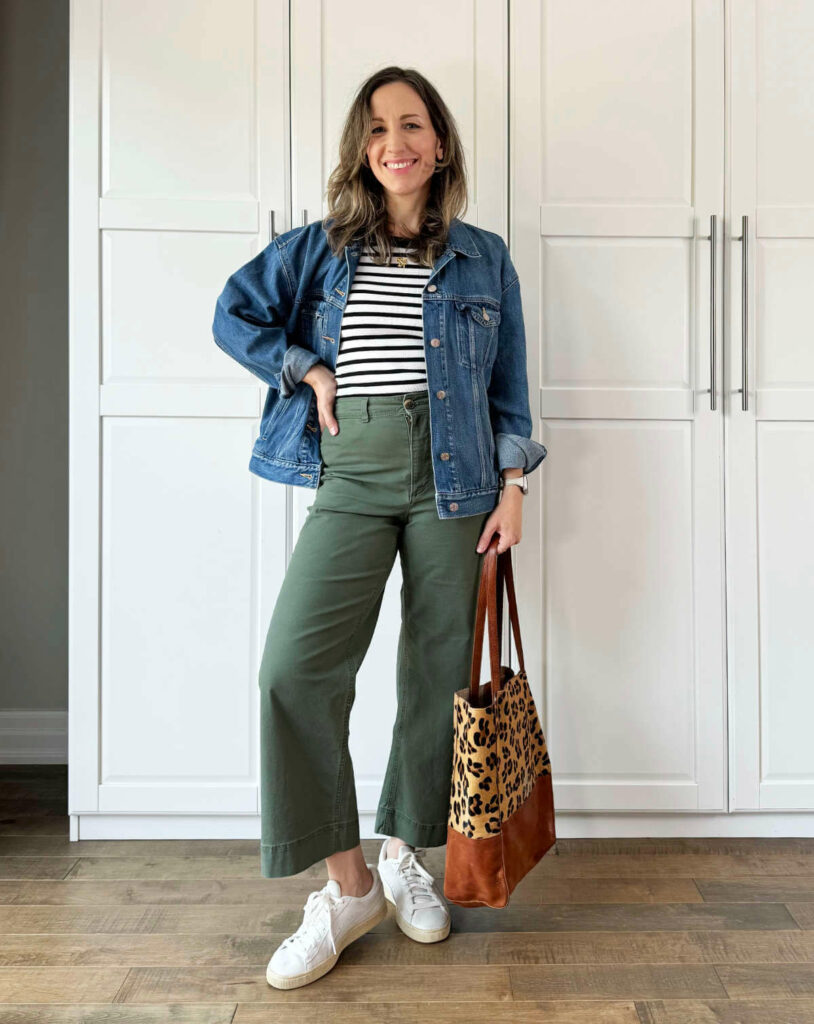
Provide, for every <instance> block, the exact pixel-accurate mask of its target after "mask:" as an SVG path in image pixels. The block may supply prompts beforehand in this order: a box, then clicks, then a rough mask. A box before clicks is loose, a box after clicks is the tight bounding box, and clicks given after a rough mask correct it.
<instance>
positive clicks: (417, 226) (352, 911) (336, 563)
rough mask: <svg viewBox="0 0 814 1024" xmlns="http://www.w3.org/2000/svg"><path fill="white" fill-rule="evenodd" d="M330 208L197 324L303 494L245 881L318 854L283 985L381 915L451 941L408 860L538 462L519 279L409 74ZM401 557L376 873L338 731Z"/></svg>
mask: <svg viewBox="0 0 814 1024" xmlns="http://www.w3.org/2000/svg"><path fill="white" fill-rule="evenodd" d="M328 201H329V207H330V210H331V216H330V218H326V221H325V222H319V223H317V224H311V225H308V226H307V227H304V228H296V229H293V230H291V231H288V232H286V233H284V234H282V235H280V236H279V237H278V238H277V239H275V240H274V242H272V243H271V244H270V245H269V246H267V247H266V249H265V250H264V251H263V252H262V253H260V254H259V255H258V256H257V257H255V258H254V259H253V260H252V261H250V262H249V263H248V264H247V265H246V266H244V267H242V268H240V270H239V271H237V272H236V273H235V274H233V275H232V277H231V278H230V279H229V281H228V282H227V285H226V287H225V289H224V291H223V293H222V295H221V296H220V298H219V299H218V303H217V307H216V313H215V321H214V324H213V333H214V336H215V341H216V342H217V344H218V345H219V346H220V347H221V348H223V349H224V350H225V351H227V352H228V353H229V354H230V355H232V356H233V357H234V358H236V359H238V360H239V361H240V362H241V363H242V364H243V365H244V366H246V367H248V368H249V369H250V370H252V372H253V373H255V374H257V375H258V376H259V377H260V378H261V379H263V380H265V381H266V382H267V383H268V384H269V392H268V397H267V401H266V407H265V409H264V414H263V421H262V423H261V430H260V437H259V438H258V440H257V442H256V443H255V447H254V450H253V453H252V459H251V462H250V464H249V466H250V469H251V470H252V471H254V472H256V473H257V474H258V475H260V476H263V477H265V478H266V479H270V480H277V481H281V482H286V483H293V484H298V485H301V486H310V487H313V488H315V492H316V493H315V498H314V502H313V504H312V505H310V506H309V507H308V515H307V517H306V520H305V523H304V524H303V527H302V529H301V531H300V534H299V537H298V539H297V543H296V546H295V549H294V551H293V553H292V557H291V560H290V562H289V565H288V568H287V571H286V575H285V578H284V580H283V584H282V586H281V588H280V592H279V595H278V597H277V601H276V604H275V607H274V611H273V614H272V617H271V622H270V625H269V630H268V634H267V637H266V644H265V650H264V654H263V659H262V663H261V668H260V678H259V684H260V689H261V773H260V782H261V806H262V816H261V817H262V838H261V872H262V874H263V875H264V877H268V878H273V877H280V876H284V875H291V874H295V873H298V872H300V871H302V870H304V869H305V868H307V867H309V866H310V865H312V864H313V863H315V862H316V861H318V860H321V859H322V858H324V859H325V861H326V865H327V872H328V882H327V883H326V884H325V886H323V887H322V888H321V889H319V890H316V891H314V892H312V893H311V894H310V895H309V897H308V900H307V902H306V904H305V908H304V909H305V915H304V918H303V921H302V923H301V925H300V927H299V928H298V929H297V931H295V932H294V933H293V934H292V935H290V936H289V937H288V938H286V939H285V940H284V941H283V942H282V943H281V945H280V946H279V947H278V948H277V950H275V952H274V955H273V956H272V958H271V960H270V961H269V965H268V970H267V979H268V981H269V983H270V984H271V985H273V986H275V987H278V988H295V987H298V986H300V985H305V984H308V983H309V982H311V981H314V980H315V979H316V978H318V977H321V976H322V975H323V974H325V973H326V972H327V971H329V970H330V969H331V968H332V967H333V966H334V964H335V963H336V961H337V959H338V957H339V954H340V953H341V951H342V949H343V948H344V947H345V946H347V945H348V943H350V942H352V941H353V940H354V939H356V938H358V937H359V936H360V935H362V934H364V933H365V932H366V931H369V930H370V929H371V928H373V927H374V926H375V925H376V924H377V923H378V922H379V921H380V920H381V919H382V918H383V917H384V916H385V914H386V912H387V903H388V902H390V903H392V904H393V905H394V907H395V915H396V920H397V923H398V925H399V927H400V928H401V929H402V931H403V932H404V933H405V934H407V935H409V936H410V937H411V938H413V939H416V940H417V941H419V942H436V941H439V940H440V939H443V938H445V937H446V936H447V935H448V933H449V927H450V917H449V911H448V908H447V906H446V903H445V901H444V898H443V895H442V893H441V891H440V889H439V887H438V886H437V885H436V883H435V881H434V879H433V878H432V876H431V875H430V873H429V872H428V871H427V869H426V867H425V866H424V864H423V863H422V861H421V852H422V851H421V850H420V849H419V847H425V846H441V845H443V844H444V843H445V842H446V827H447V814H448V807H449V793H450V781H451V766H452V736H453V729H452V696H453V693H454V691H455V690H457V689H461V688H463V687H465V686H467V685H468V681H469V673H470V667H471V657H472V645H473V635H474V619H475V607H476V601H477V591H478V584H479V575H480V565H481V559H480V555H481V554H482V553H483V552H484V551H485V550H486V548H487V547H488V545H489V542H490V540H491V538H492V537H493V535H494V534H495V533H497V534H498V536H499V546H498V550H499V551H500V552H502V551H505V550H506V549H507V548H508V547H510V546H512V545H514V544H516V543H518V541H519V540H520V538H521V535H522V511H523V500H524V494H525V493H526V489H527V487H526V478H525V474H527V473H529V472H530V471H531V470H533V469H534V468H535V467H536V466H537V465H538V464H539V462H540V461H541V460H542V459H543V458H544V456H545V454H546V450H545V448H544V447H543V445H541V444H539V443H538V442H536V441H533V440H531V417H530V414H529V406H528V382H527V379H526V354H525V334H524V331H523V321H522V310H521V304H520V292H519V284H518V281H517V273H516V271H515V270H514V267H513V266H512V263H511V260H510V258H509V255H508V251H507V249H506V246H505V243H504V242H503V241H502V239H501V238H500V237H499V236H498V235H497V234H495V233H493V232H489V231H485V230H483V229H480V228H476V227H474V226H472V225H465V224H464V223H463V222H462V221H460V220H459V219H458V217H457V214H458V213H459V212H460V211H461V209H462V208H464V207H465V203H466V178H465V171H464V161H463V151H462V147H461V143H460V140H459V137H458V133H457V130H456V127H455V123H454V120H453V118H452V116H451V114H450V112H449V110H448V109H447V107H446V106H445V104H444V103H443V101H442V100H441V98H440V96H439V95H438V93H437V92H436V90H435V89H434V88H433V86H432V85H431V84H430V83H429V82H428V81H427V80H426V79H425V78H424V77H423V76H422V75H420V74H419V73H418V72H416V71H413V70H404V69H401V68H398V67H389V68H386V69H384V70H382V71H379V72H377V73H375V74H373V75H372V76H371V77H370V78H368V79H367V81H365V82H364V83H363V84H362V86H361V87H360V89H359V91H358V93H357V96H356V97H355V99H354V101H353V103H352V105H351V108H350V111H349V113H348V117H347V121H346V124H345V127H344V131H343V134H342V139H341V143H340V162H339V165H338V166H337V168H336V169H335V171H334V173H333V174H332V175H331V178H330V181H329V185H328ZM291 334H295V335H296V336H297V343H292V341H291ZM507 480H515V481H517V482H518V483H522V485H523V486H522V487H521V486H503V485H504V484H505V482H506V481H507ZM397 553H398V555H399V557H400V562H401V569H402V575H403V586H402V590H401V601H402V626H401V636H400V640H399V647H398V659H397V660H398V663H397V691H398V712H397V715H396V720H395V724H394V727H393V735H392V744H391V751H390V759H389V763H388V767H387V772H386V775H385V779H384V785H383V787H382V791H381V798H380V802H379V807H378V813H377V817H376V824H375V827H376V831H377V832H379V833H380V834H382V835H385V836H386V837H387V838H385V839H384V841H383V842H382V845H381V848H380V851H379V857H378V863H377V865H376V870H374V871H371V870H370V868H369V867H368V865H367V864H366V863H365V859H364V856H363V853H362V848H361V845H360V842H359V823H358V814H357V806H356V792H355V785H354V779H353V770H352V765H351V760H350V754H349V751H348V744H347V738H348V720H349V715H350V710H351V707H352V704H353V700H354V694H355V678H356V672H357V670H358V668H359V666H360V664H361V662H362V659H363V658H364V655H365V653H366V651H367V649H368V645H369V643H370V640H371V638H372V635H373V630H374V627H375V624H376V620H377V617H378V613H379V609H380V607H381V601H382V595H383V592H384V587H385V584H386V582H387V579H388V576H389V574H390V571H391V569H392V566H393V563H394V560H395V557H396V555H397ZM387 683H388V681H387V680H385V681H383V685H387Z"/></svg>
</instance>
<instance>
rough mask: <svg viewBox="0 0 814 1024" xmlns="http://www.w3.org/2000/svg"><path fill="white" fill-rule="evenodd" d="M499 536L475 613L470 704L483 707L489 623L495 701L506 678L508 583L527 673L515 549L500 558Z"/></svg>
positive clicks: (484, 569)
mask: <svg viewBox="0 0 814 1024" xmlns="http://www.w3.org/2000/svg"><path fill="white" fill-rule="evenodd" d="M497 547H498V536H497V534H495V535H494V536H493V537H492V539H491V541H490V542H489V547H488V548H487V549H486V551H485V553H484V556H483V562H482V564H481V574H480V584H479V586H478V605H477V611H476V612H475V640H474V643H473V645H472V666H471V672H470V676H469V703H470V704H471V705H472V706H473V707H478V706H479V693H480V685H479V681H478V679H479V676H480V666H481V659H482V657H483V633H484V628H485V625H486V619H487V609H488V613H489V614H488V624H489V664H490V670H491V679H490V686H491V692H492V701H493V702H494V699H495V697H496V696H497V694H498V693H499V692H500V688H501V685H502V682H503V680H502V675H501V671H500V659H501V639H502V637H501V634H502V626H503V587H504V583H505V586H506V590H507V591H508V594H509V617H510V619H511V623H512V632H513V634H514V642H515V645H516V647H517V658H518V661H519V663H520V671H521V672H525V671H526V666H525V662H524V660H523V644H522V641H521V639H520V619H519V616H518V614H517V598H516V596H515V592H514V575H513V572H512V557H511V548H507V549H506V550H505V551H504V552H503V553H502V554H500V555H498V553H497Z"/></svg>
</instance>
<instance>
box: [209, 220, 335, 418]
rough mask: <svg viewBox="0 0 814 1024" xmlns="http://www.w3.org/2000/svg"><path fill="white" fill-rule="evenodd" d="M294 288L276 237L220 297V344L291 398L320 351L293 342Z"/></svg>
mask: <svg viewBox="0 0 814 1024" xmlns="http://www.w3.org/2000/svg"><path fill="white" fill-rule="evenodd" d="M293 303H294V292H293V289H292V287H291V282H290V280H289V277H288V272H287V270H286V267H285V264H284V262H283V258H282V256H281V253H280V247H279V245H278V243H277V240H276V239H274V241H272V242H270V243H269V244H268V245H267V246H266V247H265V249H263V250H262V252H259V253H258V254H257V255H256V256H255V257H254V258H253V259H251V260H249V262H248V263H245V264H244V265H243V266H242V267H240V268H239V269H238V270H236V271H235V272H234V273H233V274H232V275H231V277H229V279H228V280H227V282H226V285H225V286H224V288H223V291H222V292H221V294H220V295H219V296H218V300H217V302H216V303H215V318H214V321H213V323H212V335H213V337H214V339H215V344H216V345H217V346H218V347H219V348H221V349H223V351H224V352H226V353H227V355H230V356H231V357H232V358H233V359H236V360H237V362H239V363H240V364H241V366H245V367H246V369H247V370H250V371H251V372H252V373H253V374H254V375H255V376H256V377H259V378H260V380H262V381H264V382H265V383H266V384H268V385H269V387H272V388H277V389H279V391H280V395H281V396H282V397H283V398H290V397H291V395H292V394H293V393H294V389H295V388H296V386H297V384H299V382H300V381H301V380H302V378H303V377H304V376H305V375H306V373H308V371H309V370H310V369H311V367H312V366H313V365H314V363H317V362H319V356H318V355H317V353H316V352H313V351H312V350H311V349H308V348H304V347H303V346H302V345H296V344H294V343H289V341H288V337H287V335H286V331H285V324H286V323H287V321H288V319H289V316H290V313H291V307H292V305H293Z"/></svg>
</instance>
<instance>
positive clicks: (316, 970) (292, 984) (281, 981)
mask: <svg viewBox="0 0 814 1024" xmlns="http://www.w3.org/2000/svg"><path fill="white" fill-rule="evenodd" d="M386 917H387V901H384V902H383V904H382V906H381V907H380V908H379V909H378V910H377V911H376V913H375V914H373V915H372V916H371V917H368V918H367V919H366V920H364V921H360V922H359V923H358V924H357V925H356V926H355V927H354V928H351V930H350V931H349V932H348V933H347V935H344V936H343V937H342V940H341V945H339V946H337V949H336V953H332V954H331V955H330V956H329V957H328V959H327V960H323V961H322V963H321V964H317V965H316V967H312V968H311V970H310V971H305V972H304V973H302V974H295V975H292V976H291V977H286V976H285V975H282V974H277V973H275V972H274V971H272V970H271V967H267V968H266V981H267V982H268V983H269V985H271V986H273V987H274V988H300V986H301V985H309V984H310V983H311V982H312V981H316V980H317V978H321V977H322V976H323V974H327V973H328V971H330V970H331V968H332V967H334V966H335V964H336V961H337V960H338V959H339V957H340V955H341V954H342V950H343V949H345V948H346V947H347V946H349V945H350V944H351V942H355V941H356V939H358V938H359V937H360V936H362V935H364V934H365V932H369V931H370V929H371V928H375V927H376V925H377V924H378V923H379V922H380V921H383V920H384V919H385V918H386Z"/></svg>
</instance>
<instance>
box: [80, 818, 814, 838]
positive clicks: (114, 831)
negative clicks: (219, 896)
mask: <svg viewBox="0 0 814 1024" xmlns="http://www.w3.org/2000/svg"><path fill="white" fill-rule="evenodd" d="M375 818H376V813H375V811H370V812H366V813H360V815H359V829H360V834H361V837H362V838H363V839H380V838H382V836H381V834H380V833H378V832H374V831H373V823H374V821H375ZM556 827H557V837H558V838H559V839H588V838H590V839H599V838H604V839H608V838H610V839H614V838H615V839H618V838H627V839H633V838H636V839H640V838H644V837H649V838H675V839H696V838H700V837H720V838H729V839H731V838H735V837H749V838H754V837H762V838H779V837H784V838H790V837H791V838H801V837H806V838H808V837H812V836H814V813H799V814H786V813H778V812H776V811H763V812H759V813H755V812H752V811H744V812H733V813H731V814H714V813H713V814H681V813H677V812H674V813H671V814H650V813H640V814H582V813H579V814H569V813H567V812H562V813H558V814H557V817H556ZM70 838H71V841H73V842H75V841H76V840H78V839H258V840H259V838H260V818H259V817H258V816H257V815H253V814H228V815H227V814H220V815H217V814H213V815H200V814H167V815H148V814H141V815H136V814H131V815H123V814H118V815H117V814H72V815H71V828H70Z"/></svg>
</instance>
